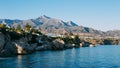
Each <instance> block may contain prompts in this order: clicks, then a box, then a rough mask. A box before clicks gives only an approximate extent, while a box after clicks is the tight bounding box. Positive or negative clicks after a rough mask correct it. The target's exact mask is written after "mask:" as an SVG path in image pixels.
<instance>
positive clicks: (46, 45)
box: [35, 42, 52, 51]
mask: <svg viewBox="0 0 120 68" xmlns="http://www.w3.org/2000/svg"><path fill="white" fill-rule="evenodd" d="M51 49H52V47H51V44H50V43H49V42H46V43H44V44H43V45H42V46H37V47H36V49H35V50H37V51H43V50H51Z"/></svg>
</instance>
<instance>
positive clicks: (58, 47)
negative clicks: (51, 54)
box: [52, 39, 65, 50]
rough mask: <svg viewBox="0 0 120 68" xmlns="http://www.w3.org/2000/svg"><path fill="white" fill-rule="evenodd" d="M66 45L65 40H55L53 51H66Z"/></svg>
mask: <svg viewBox="0 0 120 68" xmlns="http://www.w3.org/2000/svg"><path fill="white" fill-rule="evenodd" d="M64 44H65V42H64V41H63V40H61V39H55V40H54V41H53V42H52V50H63V49H65V46H64Z"/></svg>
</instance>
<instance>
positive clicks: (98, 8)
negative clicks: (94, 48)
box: [0, 0, 120, 31]
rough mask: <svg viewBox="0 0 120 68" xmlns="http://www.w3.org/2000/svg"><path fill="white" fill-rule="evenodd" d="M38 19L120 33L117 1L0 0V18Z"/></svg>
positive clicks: (119, 10)
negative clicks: (71, 22) (119, 30)
mask: <svg viewBox="0 0 120 68" xmlns="http://www.w3.org/2000/svg"><path fill="white" fill-rule="evenodd" d="M41 15H47V16H49V17H53V18H58V19H62V20H64V21H69V20H72V21H74V22H76V23H77V24H78V25H82V26H87V27H92V28H95V29H98V30H103V31H106V30H113V29H120V0H0V18H9V19H29V18H36V17H39V16H41Z"/></svg>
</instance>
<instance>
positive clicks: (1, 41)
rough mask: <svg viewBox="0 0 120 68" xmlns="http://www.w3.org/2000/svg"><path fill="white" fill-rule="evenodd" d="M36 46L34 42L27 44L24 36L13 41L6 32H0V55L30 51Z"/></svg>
mask: <svg viewBox="0 0 120 68" xmlns="http://www.w3.org/2000/svg"><path fill="white" fill-rule="evenodd" d="M36 47H37V44H36V43H34V44H28V39H27V38H25V37H22V38H20V39H18V40H14V41H13V40H11V39H10V36H9V35H8V34H6V35H4V34H2V33H0V56H12V55H17V54H28V53H32V52H33V51H35V48H36Z"/></svg>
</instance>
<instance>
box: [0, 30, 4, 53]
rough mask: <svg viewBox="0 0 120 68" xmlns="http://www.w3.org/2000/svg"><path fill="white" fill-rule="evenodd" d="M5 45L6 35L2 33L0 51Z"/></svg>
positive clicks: (0, 35)
mask: <svg viewBox="0 0 120 68" xmlns="http://www.w3.org/2000/svg"><path fill="white" fill-rule="evenodd" d="M4 44H5V38H4V35H3V34H2V33H1V32H0V51H1V50H2V49H3V46H4Z"/></svg>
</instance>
